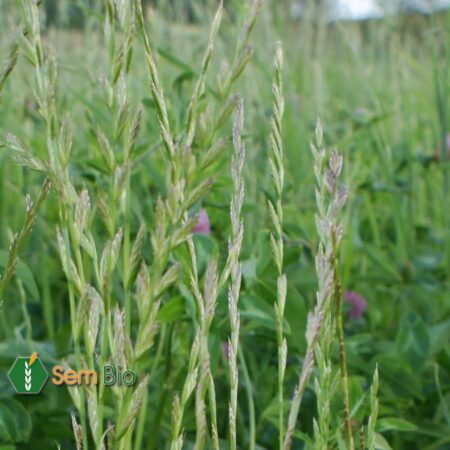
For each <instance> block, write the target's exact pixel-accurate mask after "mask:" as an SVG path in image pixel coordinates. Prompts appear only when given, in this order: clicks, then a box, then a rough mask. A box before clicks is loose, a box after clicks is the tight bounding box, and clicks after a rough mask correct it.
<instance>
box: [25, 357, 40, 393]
mask: <svg viewBox="0 0 450 450" xmlns="http://www.w3.org/2000/svg"><path fill="white" fill-rule="evenodd" d="M36 359H37V352H34V353H33V354H32V355H31V357H30V360H29V361H28V362H27V361H25V390H27V391H29V390H31V366H32V365H33V364H34V362H35V361H36Z"/></svg>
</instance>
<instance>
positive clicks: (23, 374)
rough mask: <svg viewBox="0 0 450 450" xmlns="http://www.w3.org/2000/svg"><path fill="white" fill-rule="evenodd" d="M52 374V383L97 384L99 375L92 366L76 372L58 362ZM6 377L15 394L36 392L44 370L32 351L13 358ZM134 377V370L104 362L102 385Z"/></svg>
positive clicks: (128, 382)
mask: <svg viewBox="0 0 450 450" xmlns="http://www.w3.org/2000/svg"><path fill="white" fill-rule="evenodd" d="M52 375H53V377H52V379H51V381H52V383H53V384H54V385H55V386H61V385H63V384H65V385H68V386H73V385H74V384H78V385H80V384H86V385H90V384H97V383H98V378H99V377H98V375H97V371H96V370H92V369H83V370H80V371H78V372H77V371H75V370H72V369H69V368H66V369H65V368H64V367H63V366H59V365H57V366H54V367H53V369H52ZM8 378H9V381H10V382H11V384H12V385H13V386H14V389H15V390H16V392H17V393H18V394H39V393H40V392H41V390H42V388H43V387H44V384H45V382H46V381H47V378H48V373H47V371H46V370H45V367H44V365H43V364H42V362H41V360H40V359H39V358H38V354H37V352H34V353H33V354H32V355H31V356H30V357H27V356H19V357H18V358H16V360H15V361H14V364H13V365H12V367H11V370H10V371H9V373H8ZM136 378H137V377H136V373H135V372H133V371H132V370H125V371H122V368H121V367H120V366H116V367H115V366H110V365H106V366H104V368H103V377H102V381H103V385H104V386H114V385H116V386H121V385H125V386H133V385H134V384H135V383H136Z"/></svg>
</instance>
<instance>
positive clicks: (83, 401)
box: [62, 208, 89, 450]
mask: <svg viewBox="0 0 450 450" xmlns="http://www.w3.org/2000/svg"><path fill="white" fill-rule="evenodd" d="M64 209H65V208H64ZM63 217H64V219H67V214H65V213H64V212H63ZM62 232H63V239H64V244H65V246H66V258H67V260H66V264H67V267H70V240H69V233H68V231H67V226H66V227H64V229H63V230H62ZM67 283H68V287H69V307H70V321H71V328H72V338H73V341H74V346H75V362H76V366H77V370H81V349H80V343H79V340H78V338H77V337H75V335H74V330H75V329H76V328H77V324H76V317H77V314H76V307H75V292H74V286H73V282H72V280H71V279H70V277H69V276H68V277H67ZM79 413H80V421H81V431H82V436H83V448H84V449H86V450H87V449H88V448H89V446H88V438H87V421H86V396H85V388H84V386H80V410H79Z"/></svg>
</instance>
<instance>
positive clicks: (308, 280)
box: [0, 0, 450, 450]
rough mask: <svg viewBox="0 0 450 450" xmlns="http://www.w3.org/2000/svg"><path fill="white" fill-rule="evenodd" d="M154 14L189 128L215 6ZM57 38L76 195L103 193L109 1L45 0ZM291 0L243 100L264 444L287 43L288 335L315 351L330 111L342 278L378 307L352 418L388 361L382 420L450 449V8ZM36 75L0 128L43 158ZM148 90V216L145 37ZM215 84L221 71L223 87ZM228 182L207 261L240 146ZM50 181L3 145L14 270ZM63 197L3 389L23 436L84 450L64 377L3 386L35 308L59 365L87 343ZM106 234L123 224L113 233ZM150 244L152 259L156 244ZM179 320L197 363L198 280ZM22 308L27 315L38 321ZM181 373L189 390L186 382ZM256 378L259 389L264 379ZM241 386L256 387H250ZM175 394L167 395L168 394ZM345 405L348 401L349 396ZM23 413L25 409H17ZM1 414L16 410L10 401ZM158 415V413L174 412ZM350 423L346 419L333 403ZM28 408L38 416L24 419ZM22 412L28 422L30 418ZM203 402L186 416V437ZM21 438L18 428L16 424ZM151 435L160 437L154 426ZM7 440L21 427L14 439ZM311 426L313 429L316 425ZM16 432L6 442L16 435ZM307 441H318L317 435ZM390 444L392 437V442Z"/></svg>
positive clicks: (270, 8)
mask: <svg viewBox="0 0 450 450" xmlns="http://www.w3.org/2000/svg"><path fill="white" fill-rule="evenodd" d="M145 3H146V6H147V7H146V14H147V19H148V26H149V31H150V35H151V38H152V43H153V45H154V46H155V47H156V48H157V51H158V59H159V62H160V70H161V79H162V81H163V84H164V88H165V93H166V96H167V99H168V102H169V114H170V117H171V120H172V121H173V122H174V123H175V124H178V125H179V124H183V123H184V120H185V117H184V116H183V111H185V109H186V108H185V106H186V104H187V103H188V101H189V95H190V92H191V89H192V85H193V82H194V81H193V80H194V79H195V77H194V74H196V73H197V72H198V69H199V67H200V64H201V56H202V52H203V49H204V46H205V43H206V41H207V34H208V31H207V30H208V28H209V25H210V22H211V17H212V15H213V11H214V9H215V5H216V2H215V1H212V0H192V1H189V2H187V1H181V0H179V1H177V0H172V1H163V0H158V1H156V0H155V1H153V2H151V1H147V2H145ZM44 6H45V11H46V15H45V18H44V20H43V21H44V23H45V28H44V35H45V43H46V44H48V45H50V46H51V47H52V48H53V49H54V52H55V54H56V56H57V59H58V70H59V79H58V107H59V108H60V109H61V110H62V111H64V110H68V111H70V114H71V115H72V116H73V120H74V122H75V138H74V155H73V161H72V164H71V174H72V176H73V178H74V179H75V183H76V187H77V188H81V186H83V185H87V186H88V187H89V189H90V190H92V191H101V187H102V185H104V184H105V179H104V178H102V177H101V176H99V175H98V171H99V170H100V172H101V162H100V159H99V157H98V155H97V154H96V152H95V151H94V150H93V148H94V147H95V144H94V138H93V133H92V117H91V116H90V115H91V114H95V116H96V118H97V120H98V121H100V123H101V124H102V126H104V127H105V128H107V127H108V121H109V120H110V118H109V117H108V115H107V113H106V107H105V105H104V103H103V100H102V96H101V95H99V92H100V90H101V89H102V84H101V76H102V73H103V70H104V69H103V67H107V65H106V61H107V58H108V49H107V48H105V47H106V46H105V43H104V40H103V37H102V23H100V22H99V17H100V16H101V15H100V14H99V11H100V10H101V8H102V2H101V1H100V0H91V1H88V0H85V1H82V0H78V1H73V2H72V1H69V0H58V1H57V0H47V1H45V2H44ZM291 6H292V5H291V3H290V2H288V1H277V0H273V1H269V0H267V1H264V2H263V11H262V14H261V17H260V19H259V22H258V24H257V27H256V30H255V34H254V36H253V39H252V42H253V47H254V55H253V60H252V63H251V66H250V68H249V70H248V71H247V72H246V73H245V74H244V76H243V78H242V80H240V81H239V84H238V86H237V87H236V91H237V92H240V93H241V94H242V95H243V97H244V101H245V105H246V113H247V116H246V126H245V132H246V136H245V138H246V145H247V155H248V156H247V168H246V186H247V193H246V200H245V206H244V211H245V221H246V235H245V241H244V249H243V258H244V261H243V264H244V266H243V267H244V273H243V277H244V289H243V295H242V300H241V304H240V307H241V313H242V322H243V323H242V341H243V343H244V345H243V348H244V349H247V350H246V351H245V354H244V357H245V360H246V361H247V367H248V372H249V374H250V377H251V379H252V387H251V389H252V392H253V393H254V396H255V402H256V403H255V407H256V414H257V431H258V433H257V436H258V444H259V448H261V449H273V448H275V442H276V436H277V434H276V414H275V413H274V411H275V409H274V407H273V406H274V404H275V400H276V373H277V368H276V348H277V346H276V337H275V331H274V330H275V323H274V319H273V312H272V311H273V307H272V305H273V302H274V299H275V298H276V276H277V275H276V269H275V266H274V264H273V262H272V260H271V248H270V241H269V230H270V222H269V218H268V214H267V207H266V202H267V198H269V197H270V196H271V188H270V175H269V170H268V166H267V157H268V151H269V148H270V143H269V140H268V136H269V118H270V114H271V79H272V60H273V54H274V49H275V43H276V42H277V41H279V40H280V41H281V42H282V44H283V48H284V53H285V63H286V64H285V79H284V82H285V96H286V115H285V120H284V136H283V138H284V143H285V148H286V179H287V188H286V194H285V199H284V211H285V212H284V214H285V228H286V229H285V232H286V233H285V234H286V235H285V240H286V244H285V245H286V254H285V267H286V273H287V275H288V279H289V289H288V300H287V311H286V320H287V330H288V345H289V348H290V350H292V353H293V355H302V353H303V351H304V347H305V340H304V330H305V322H306V315H307V311H308V310H310V309H311V307H312V305H313V304H314V293H315V289H316V279H315V271H314V264H313V253H314V249H315V245H316V244H315V242H316V234H315V224H314V212H315V204H314V193H313V186H314V174H313V171H312V162H311V156H310V152H309V142H310V141H311V140H312V139H313V135H314V134H313V131H314V124H315V121H316V118H317V117H318V116H320V117H321V118H322V121H323V123H324V128H325V131H326V134H325V138H326V142H327V143H328V144H329V145H336V146H337V147H338V148H339V150H340V151H341V152H342V153H343V155H344V160H345V182H346V184H347V185H348V187H349V189H350V198H349V202H348V205H347V208H346V219H345V222H346V233H345V239H344V244H343V248H342V260H341V268H342V275H343V283H344V288H345V289H346V290H349V291H350V290H351V291H355V292H358V293H359V294H360V295H362V296H363V297H364V298H365V299H366V300H367V304H368V309H367V311H366V313H365V314H364V316H363V317H362V318H361V319H359V320H350V319H349V320H347V321H346V334H347V339H348V340H347V346H348V362H349V367H350V369H349V371H350V381H351V398H352V401H353V407H354V408H355V411H354V420H355V423H356V424H358V423H359V421H362V420H363V418H364V417H365V415H366V413H367V405H366V403H367V397H364V398H365V400H364V401H363V404H355V401H354V399H357V398H359V397H360V396H361V395H362V394H363V393H364V392H366V391H367V389H368V386H369V383H370V380H371V377H372V374H373V370H374V367H375V365H376V364H378V367H379V371H380V380H381V386H380V405H381V409H380V417H382V418H384V419H385V420H384V422H383V421H381V425H380V431H381V432H383V434H384V435H385V437H386V439H387V441H388V442H389V443H390V445H391V447H392V448H393V449H395V450H413V449H420V450H444V449H449V448H450V437H449V436H450V413H449V407H450V346H449V342H450V282H449V281H450V277H449V275H450V239H449V233H450V208H449V206H448V201H449V195H450V191H449V189H450V186H449V183H450V179H449V153H450V137H449V136H450V135H449V134H448V133H449V129H450V122H449V120H450V116H449V112H448V107H449V98H450V96H449V94H450V77H449V67H450V65H449V63H450V61H449V43H450V39H449V31H450V14H449V12H447V11H445V10H443V11H440V12H437V13H435V14H430V15H421V14H417V13H410V14H407V15H391V16H388V17H385V18H383V19H377V20H366V21H363V22H345V21H334V22H329V21H328V20H326V14H324V13H323V11H324V9H323V8H324V6H323V5H321V4H320V2H305V4H304V8H303V10H302V14H301V15H300V16H299V17H296V18H294V17H293V14H292V7H291ZM246 8H247V5H246V2H242V1H240V0H229V1H226V2H225V9H226V14H225V17H224V21H223V26H222V29H221V31H220V40H219V43H218V45H217V53H216V54H215V56H214V59H213V62H212V64H213V65H214V66H215V70H214V71H212V73H216V72H217V69H218V68H219V67H220V64H221V63H222V62H223V61H227V60H230V59H231V58H232V57H233V45H232V44H231V43H232V42H234V40H233V39H232V37H233V36H235V35H236V33H237V32H238V30H239V25H240V23H241V22H242V17H243V16H244V14H245V11H246ZM0 23H1V30H2V32H1V34H0V60H3V59H5V58H6V54H7V46H8V44H9V42H10V41H11V39H13V36H14V30H17V27H18V26H19V25H20V15H19V14H18V8H17V6H16V3H15V2H14V1H12V0H3V1H2V2H1V4H0ZM30 72H31V70H30V69H29V66H28V65H27V62H26V61H25V58H23V57H20V59H19V64H18V67H16V69H15V70H14V73H13V76H12V77H11V79H10V80H8V83H7V85H6V87H5V89H4V91H3V92H2V95H1V99H0V130H1V131H10V132H13V133H15V134H16V135H19V136H21V138H22V139H23V140H24V141H26V142H27V143H28V145H29V146H30V147H31V148H33V151H35V152H36V154H38V155H39V154H45V153H46V141H45V132H44V128H43V124H42V121H41V119H40V117H39V115H38V114H37V105H36V104H35V103H34V101H33V95H32V90H33V83H32V74H31V73H30ZM130 79H131V80H132V81H131V91H132V98H133V99H134V101H135V103H136V104H137V103H138V102H141V101H142V104H143V106H144V118H143V127H142V130H141V135H140V137H139V145H138V152H140V155H141V156H142V158H141V164H140V165H139V166H138V167H136V168H135V171H134V173H133V190H134V192H135V194H136V197H137V198H139V199H140V201H139V202H135V204H133V205H132V208H133V213H134V216H135V221H134V222H135V223H134V224H133V226H134V228H137V226H138V223H139V221H140V220H141V219H145V220H146V221H148V222H151V221H152V217H151V216H150V217H149V215H151V214H152V211H153V210H154V207H153V206H154V202H155V200H156V197H157V195H158V193H160V192H161V191H162V189H164V180H163V179H162V177H163V176H164V171H163V165H164V160H163V158H162V157H161V152H159V151H156V150H155V144H157V143H158V142H159V129H158V125H157V119H156V112H155V105H154V103H153V101H152V100H151V98H150V97H151V96H150V90H149V87H148V80H147V74H146V71H145V67H144V64H143V55H142V51H141V49H136V54H135V58H134V60H133V65H132V77H130ZM214 85H215V80H213V79H211V80H209V81H208V87H209V88H211V89H213V86H214ZM218 164H223V165H224V167H226V170H223V173H222V174H221V176H220V177H219V178H218V179H217V180H216V184H215V189H214V190H213V192H212V193H211V194H210V195H209V196H208V198H207V201H206V202H204V204H203V205H202V207H203V208H205V209H206V210H207V211H208V214H209V218H210V221H211V227H212V233H211V235H210V236H209V237H206V236H197V237H196V239H197V245H198V246H199V248H200V261H199V265H200V268H201V270H204V267H205V265H206V261H207V259H208V257H209V256H210V255H212V254H216V255H218V254H220V251H219V248H220V249H223V248H225V246H226V239H227V235H228V232H229V230H228V225H225V224H228V203H229V195H230V191H231V188H230V184H231V181H230V177H229V174H228V167H229V158H228V156H224V157H223V158H222V159H221V160H220V161H219V162H218ZM41 183H42V179H41V177H40V175H39V174H36V173H33V172H30V171H29V170H26V169H23V168H20V167H18V166H17V165H16V164H15V163H14V162H13V161H12V160H11V158H10V155H9V154H8V153H7V152H6V151H3V150H0V268H2V269H3V267H2V264H4V261H5V257H6V256H5V255H6V251H7V249H8V246H9V242H10V239H11V236H12V233H14V232H16V231H17V230H18V229H20V227H21V224H22V222H23V217H24V208H23V198H24V195H25V193H30V194H31V195H32V197H33V198H35V197H36V196H37V193H38V191H39V188H40V186H41ZM56 215H57V208H56V200H55V198H53V197H50V198H49V199H48V201H47V202H46V203H45V205H44V206H43V208H42V209H41V212H40V216H39V219H38V221H37V223H36V225H35V228H34V231H33V234H32V238H31V239H30V240H29V242H28V244H27V245H26V247H25V249H24V250H23V251H22V253H21V264H20V265H19V270H18V273H17V277H16V281H15V283H12V284H11V287H10V289H9V291H8V293H7V294H8V295H7V296H6V301H5V305H4V306H3V308H2V312H3V314H2V315H4V321H3V325H2V328H1V330H0V335H1V342H0V366H1V369H0V398H1V401H4V404H7V402H8V401H12V400H11V399H13V398H14V401H16V402H17V403H19V402H20V405H22V406H24V407H25V408H26V411H25V410H24V411H25V412H24V411H22V409H21V410H20V411H21V412H20V414H21V415H19V417H21V420H22V421H23V423H22V425H21V428H20V427H19V426H17V429H18V430H19V428H20V429H21V430H25V431H23V432H19V431H18V432H17V433H16V435H14V436H10V438H5V436H7V432H5V431H4V430H5V429H6V430H7V431H8V427H6V428H5V426H4V425H3V424H2V423H0V448H6V447H2V446H1V444H2V439H3V442H4V443H5V444H8V445H12V446H13V447H8V448H15V447H14V446H16V447H17V448H24V449H25V448H27V449H35V448H37V447H36V442H39V443H40V444H39V446H40V447H39V448H54V447H53V446H54V442H55V441H58V442H60V443H61V446H62V448H72V447H71V442H72V437H71V436H72V431H71V427H70V421H69V414H68V412H69V411H70V409H71V402H70V397H69V396H68V394H67V393H66V392H64V391H63V390H60V389H55V388H54V387H52V388H48V389H46V390H44V393H43V395H41V396H40V398H20V399H18V398H17V397H13V392H12V389H11V387H10V386H9V385H8V381H7V379H6V373H7V370H8V368H9V366H10V364H11V362H12V360H13V359H14V358H15V357H16V356H17V355H19V354H22V353H23V354H27V352H28V346H27V342H26V339H25V335H26V330H27V324H26V321H25V319H24V317H26V315H29V317H30V318H31V329H32V336H31V339H32V342H33V350H37V351H39V352H40V355H41V356H42V358H43V359H44V361H45V362H46V363H52V362H54V361H56V360H58V359H61V358H64V357H65V355H66V354H67V352H68V349H69V347H70V328H69V327H70V322H69V311H68V301H67V293H66V292H65V289H64V286H65V280H64V275H63V273H62V269H61V267H60V262H59V258H58V256H57V250H56V239H55V223H56ZM96 232H97V233H98V236H104V235H105V234H106V231H105V229H104V228H103V227H102V226H100V225H99V226H98V229H97V230H96ZM147 256H148V255H147ZM171 302H172V303H171V307H170V308H168V309H166V316H165V317H164V320H165V321H166V323H167V326H168V329H169V330H170V333H173V334H172V336H173V340H174V343H173V346H174V348H176V352H175V353H174V356H173V361H172V366H173V367H175V368H177V366H180V367H183V366H184V364H185V355H186V354H188V353H189V340H188V339H187V337H186V333H187V329H188V327H187V325H186V322H188V321H189V320H190V319H189V318H190V316H191V314H192V311H191V310H190V309H189V305H191V304H192V298H190V297H189V294H188V293H187V292H186V289H183V285H181V287H180V286H178V288H177V289H176V290H175V289H174V293H173V299H172V300H171ZM24 308H25V310H26V314H25V316H24ZM226 308H227V306H226V298H225V295H223V298H221V299H220V301H219V311H218V321H219V323H218V326H217V328H216V331H215V334H214V336H212V338H213V340H214V345H213V350H212V352H213V356H214V358H213V361H212V363H213V365H214V367H215V370H216V371H218V373H221V371H222V372H223V371H225V370H226V362H225V356H224V353H223V349H222V343H223V342H225V341H226V337H227V335H228V329H227V323H226V321H225V320H223V319H224V317H226V314H227V313H226ZM300 364H301V358H300V357H299V356H292V357H291V358H290V359H289V361H288V370H287V376H286V377H287V380H288V383H289V386H288V387H287V388H286V393H289V392H291V391H292V388H293V386H294V383H295V381H296V374H297V372H298V369H299V367H300ZM174 372H176V370H175V369H173V370H172V375H171V376H172V377H173V383H174V384H175V385H177V384H180V382H181V380H182V377H180V376H178V375H179V374H178V372H176V373H175V374H174ZM166 377H167V373H165V372H164V371H161V372H158V373H157V374H156V376H155V378H154V379H153V380H152V389H153V392H154V393H155V395H154V396H151V403H150V405H149V408H148V411H156V410H157V408H158V407H161V405H162V404H163V402H162V400H161V398H160V395H162V394H160V390H159V388H158V386H160V385H161V384H162V383H163V380H164V379H165V378H166ZM248 388H249V387H248V386H246V387H245V388H244V389H248ZM217 390H218V396H219V397H220V398H222V399H223V400H222V401H219V404H220V405H221V407H220V411H219V418H221V417H223V421H222V423H221V426H222V428H225V427H226V424H225V422H226V420H225V416H226V409H227V401H225V400H224V399H225V396H226V386H221V385H220V384H219V385H218V386H217ZM243 397H244V396H243ZM241 400H242V402H241V404H240V408H241V412H242V414H241V416H240V417H241V419H240V420H241V421H242V423H241V424H240V427H239V429H240V430H241V433H242V434H243V435H242V436H241V440H242V442H245V440H246V436H245V432H244V431H242V430H245V429H246V428H245V425H246V421H247V415H246V414H248V411H247V405H246V402H245V399H244V398H242V399H241ZM167 403H170V402H167ZM305 404H306V406H305V408H303V411H304V412H303V413H302V416H301V418H300V426H301V428H302V431H303V432H304V433H310V432H311V430H312V417H313V413H314V399H313V397H312V393H307V398H306V400H305ZM332 407H334V406H333V405H332ZM19 408H20V407H19ZM0 409H1V407H0ZM158 411H160V410H158ZM336 416H338V413H336ZM24 417H26V418H24ZM157 422H158V423H157V424H154V423H153V425H152V424H149V427H152V426H154V427H159V428H158V430H157V432H156V435H155V434H153V435H152V436H156V437H154V439H155V440H154V441H152V442H150V441H149V443H146V445H147V448H157V449H158V448H160V447H158V442H159V441H158V439H161V436H163V435H164V434H167V433H168V432H169V430H170V428H169V426H168V424H169V423H170V408H169V407H168V406H167V407H166V408H165V409H164V408H162V410H161V411H160V416H159V419H158V421H157ZM24 424H25V425H24ZM193 427H194V414H193V412H191V413H189V415H188V417H187V420H186V427H185V430H186V434H187V436H188V438H187V441H188V442H189V436H190V433H191V434H192V430H193ZM9 431H11V429H10V430H9ZM152 431H154V430H153V429H152ZM2 433H4V434H3V435H2ZM300 437H301V436H300ZM8 439H9V440H8ZM295 448H298V449H300V448H303V444H302V441H301V439H299V440H297V441H296V447H295ZM386 448H388V447H386Z"/></svg>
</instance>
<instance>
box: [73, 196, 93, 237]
mask: <svg viewBox="0 0 450 450" xmlns="http://www.w3.org/2000/svg"><path fill="white" fill-rule="evenodd" d="M90 207H91V204H90V200H89V192H88V190H87V189H86V188H84V189H83V190H82V191H81V193H80V195H79V196H78V199H77V203H76V205H75V227H76V229H77V232H78V234H79V236H81V235H82V234H83V233H84V229H85V228H86V225H87V222H88V219H89V211H90Z"/></svg>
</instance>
